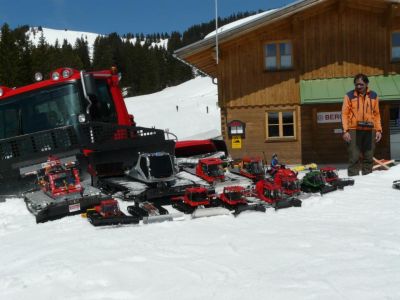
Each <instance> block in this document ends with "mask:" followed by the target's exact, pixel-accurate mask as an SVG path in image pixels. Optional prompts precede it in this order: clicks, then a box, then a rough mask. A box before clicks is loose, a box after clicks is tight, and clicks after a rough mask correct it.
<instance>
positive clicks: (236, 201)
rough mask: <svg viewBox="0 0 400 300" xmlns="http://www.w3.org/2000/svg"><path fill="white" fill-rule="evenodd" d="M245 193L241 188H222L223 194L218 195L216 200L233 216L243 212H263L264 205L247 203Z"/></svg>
mask: <svg viewBox="0 0 400 300" xmlns="http://www.w3.org/2000/svg"><path fill="white" fill-rule="evenodd" d="M245 191H246V190H245V188H244V187H242V186H227V187H224V189H223V192H222V193H221V194H219V196H218V200H219V201H220V203H221V205H223V206H225V207H226V208H227V209H229V210H233V211H234V215H235V216H237V215H238V214H240V213H241V212H244V211H260V212H265V211H266V207H265V205H262V204H257V203H249V201H247V199H246V197H245Z"/></svg>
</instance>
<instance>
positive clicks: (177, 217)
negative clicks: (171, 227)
mask: <svg viewBox="0 0 400 300" xmlns="http://www.w3.org/2000/svg"><path fill="white" fill-rule="evenodd" d="M183 220H185V215H184V214H183V213H169V214H168V215H159V216H149V217H144V218H143V224H153V223H161V222H165V221H183Z"/></svg>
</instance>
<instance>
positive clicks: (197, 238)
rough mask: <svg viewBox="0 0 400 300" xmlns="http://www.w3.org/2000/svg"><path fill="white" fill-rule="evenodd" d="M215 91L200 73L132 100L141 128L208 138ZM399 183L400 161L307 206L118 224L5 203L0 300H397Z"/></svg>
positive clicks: (0, 212) (0, 206)
mask: <svg viewBox="0 0 400 300" xmlns="http://www.w3.org/2000/svg"><path fill="white" fill-rule="evenodd" d="M203 80H204V82H203ZM214 88H215V86H214V85H212V83H211V80H209V79H208V80H207V79H206V78H198V79H196V80H194V81H191V82H187V83H185V84H183V85H181V86H178V87H174V88H169V89H166V90H165V91H163V92H160V93H157V94H153V95H148V96H142V97H135V98H129V99H126V102H127V104H128V107H129V111H130V112H131V113H134V114H135V116H136V121H137V122H138V124H143V125H145V126H148V125H154V126H156V127H160V128H169V129H170V130H171V131H175V132H176V133H177V134H178V136H180V138H181V139H184V138H187V137H190V136H196V135H197V136H202V137H207V132H210V131H213V130H214V131H215V133H219V132H220V131H219V130H220V128H219V124H220V123H219V115H218V114H217V113H216V112H215V113H214V114H215V115H214V118H215V119H213V118H212V117H211V116H209V117H207V114H206V113H205V114H204V105H205V104H206V103H208V104H209V105H210V110H211V111H212V110H213V109H215V110H217V106H214V107H212V106H211V104H212V103H214V105H215V101H216V95H215V93H216V90H214ZM185 91H186V92H188V94H186V95H185ZM169 101H170V102H169ZM175 101H180V102H175ZM207 101H209V102H207ZM176 103H179V104H176ZM175 105H179V110H180V109H182V110H181V112H182V114H181V113H180V112H178V113H176V114H174V113H173V109H175V110H176V108H175ZM149 106H150V107H151V108H152V109H153V111H152V112H151V113H149V112H148V111H147V109H149ZM171 107H172V108H173V109H171ZM211 107H212V108H211ZM184 112H185V113H184ZM186 116H187V119H185V118H186ZM217 116H218V118H217ZM340 175H341V176H343V177H344V176H345V175H346V174H345V170H340ZM395 179H400V166H395V167H393V168H391V169H390V170H388V171H375V172H374V173H372V174H369V175H367V176H358V177H355V181H356V182H355V185H354V186H352V187H346V188H345V190H344V191H335V192H333V193H330V194H326V195H324V196H323V197H321V196H312V197H310V198H308V199H306V200H304V202H303V207H301V208H289V209H286V210H280V211H274V210H272V209H271V210H267V212H266V213H258V212H246V213H243V214H241V215H239V217H237V218H234V217H233V216H218V217H210V218H202V219H195V220H190V219H189V217H187V218H186V219H185V220H184V221H175V222H166V223H159V224H150V225H139V226H138V225H134V226H121V227H111V228H95V227H93V226H92V225H90V224H89V223H88V221H87V220H86V219H83V218H81V217H80V216H79V215H78V216H73V217H66V218H63V219H61V220H57V221H53V222H47V223H44V224H36V223H35V220H34V217H33V216H32V215H31V214H30V213H29V212H28V211H27V209H26V207H25V204H24V202H23V201H22V200H21V199H8V200H7V202H5V203H0V241H1V242H0V266H1V268H0V299H15V300H17V299H68V300H75V299H87V300H91V299H93V300H94V299H96V300H98V299H118V300H119V299H229V300H231V299H240V300H243V299H290V300H292V299H400V229H399V228H400V218H399V215H400V202H399V201H400V190H394V189H392V187H391V186H392V181H393V180H395ZM129 204H130V203H121V208H122V209H123V210H125V209H126V206H127V205H129Z"/></svg>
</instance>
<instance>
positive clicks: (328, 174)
mask: <svg viewBox="0 0 400 300" xmlns="http://www.w3.org/2000/svg"><path fill="white" fill-rule="evenodd" d="M320 171H321V174H322V176H323V177H324V178H325V181H326V182H327V183H333V182H335V181H338V180H339V174H338V172H337V169H336V168H334V167H324V168H321V169H320Z"/></svg>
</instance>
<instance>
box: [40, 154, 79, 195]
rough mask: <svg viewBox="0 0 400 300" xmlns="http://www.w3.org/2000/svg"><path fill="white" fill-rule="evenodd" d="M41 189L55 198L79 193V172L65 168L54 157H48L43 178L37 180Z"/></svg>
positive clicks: (73, 168)
mask: <svg viewBox="0 0 400 300" xmlns="http://www.w3.org/2000/svg"><path fill="white" fill-rule="evenodd" d="M39 185H40V187H41V189H42V190H43V191H44V192H46V193H47V194H49V195H50V196H52V197H54V198H56V197H60V196H65V195H68V194H72V193H81V192H82V191H83V187H82V185H81V181H80V177H79V171H78V170H77V169H76V168H75V167H72V168H67V167H66V166H64V165H62V164H61V162H60V160H59V159H58V158H56V157H49V159H48V161H47V163H46V164H45V166H44V176H43V177H42V178H40V179H39Z"/></svg>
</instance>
